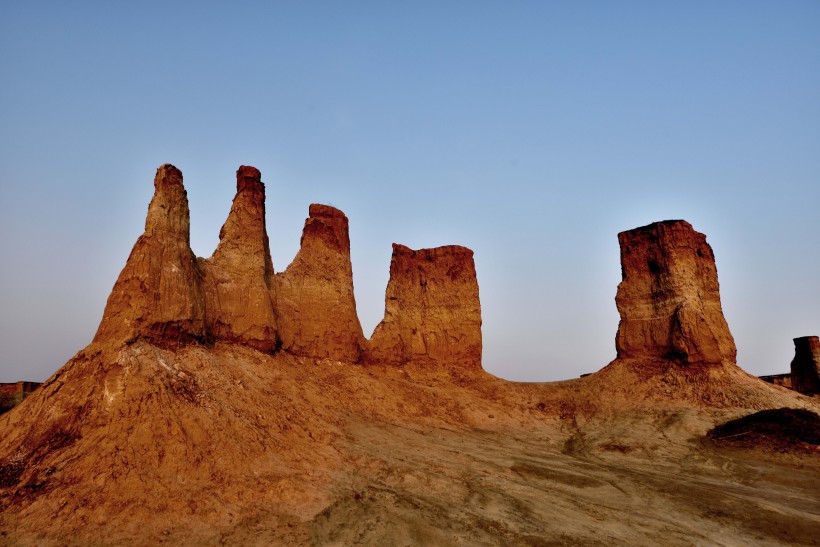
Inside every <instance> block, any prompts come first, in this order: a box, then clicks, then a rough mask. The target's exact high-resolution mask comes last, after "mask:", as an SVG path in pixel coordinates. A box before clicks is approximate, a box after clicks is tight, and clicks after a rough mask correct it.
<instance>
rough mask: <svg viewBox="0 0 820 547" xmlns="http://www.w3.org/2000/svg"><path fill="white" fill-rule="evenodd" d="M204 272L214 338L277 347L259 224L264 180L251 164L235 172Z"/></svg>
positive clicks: (266, 257) (263, 230) (262, 217)
mask: <svg viewBox="0 0 820 547" xmlns="http://www.w3.org/2000/svg"><path fill="white" fill-rule="evenodd" d="M200 265H201V267H202V271H203V273H204V284H203V286H204V288H205V291H204V293H205V305H206V309H207V326H208V330H209V332H210V334H211V336H212V337H213V338H214V339H216V340H225V341H231V342H239V343H243V344H246V345H249V346H251V347H254V348H256V349H259V350H261V351H268V352H270V351H274V350H275V349H276V346H277V334H276V315H275V313H274V308H273V299H272V295H271V290H272V286H273V283H272V280H273V264H272V263H271V259H270V247H269V243H268V233H267V230H266V228H265V185H264V184H263V183H262V175H261V174H260V172H259V170H258V169H256V168H255V167H247V166H244V165H243V166H241V167H240V168H239V170H237V172H236V197H235V198H234V200H233V205H232V206H231V212H230V214H229V215H228V219H227V220H226V221H225V224H224V225H223V226H222V230H220V232H219V245H218V246H217V248H216V251H214V254H213V256H212V257H211V258H209V259H207V260H202V259H200Z"/></svg>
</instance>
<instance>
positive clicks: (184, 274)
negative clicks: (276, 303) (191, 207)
mask: <svg viewBox="0 0 820 547" xmlns="http://www.w3.org/2000/svg"><path fill="white" fill-rule="evenodd" d="M137 338H143V339H146V340H149V341H151V342H152V343H154V344H156V345H160V346H166V345H174V344H179V343H188V342H192V341H196V340H202V339H204V338H206V329H205V299H204V298H203V293H202V274H201V272H200V270H199V267H198V266H197V262H196V257H195V256H194V253H193V252H192V251H191V246H190V214H189V211H188V196H187V194H186V193H185V188H184V187H183V186H182V173H181V172H180V170H179V169H177V168H176V167H174V166H173V165H170V164H165V165H163V166H162V167H160V168H159V169H157V175H156V178H155V179H154V197H153V199H152V200H151V204H150V205H149V206H148V216H147V218H146V220H145V233H143V234H142V235H141V236H140V237H139V239H138V240H137V242H136V244H134V248H133V250H132V251H131V255H130V256H129V257H128V261H127V262H126V264H125V268H123V270H122V272H121V273H120V276H119V278H118V279H117V282H116V283H115V285H114V289H113V290H112V291H111V295H110V296H109V297H108V302H107V303H106V306H105V311H104V312H103V318H102V321H101V322H100V326H99V328H98V329H97V334H96V335H95V336H94V341H95V342H101V341H106V342H129V341H133V340H135V339H137Z"/></svg>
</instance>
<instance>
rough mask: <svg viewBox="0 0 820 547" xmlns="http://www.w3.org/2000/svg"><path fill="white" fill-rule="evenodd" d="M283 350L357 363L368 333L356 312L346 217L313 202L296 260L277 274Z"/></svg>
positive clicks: (276, 288) (279, 319) (276, 293)
mask: <svg viewBox="0 0 820 547" xmlns="http://www.w3.org/2000/svg"><path fill="white" fill-rule="evenodd" d="M274 293H275V302H276V311H277V317H278V321H279V336H280V338H281V341H282V349H283V350H286V351H289V352H291V353H294V354H296V355H304V356H310V357H328V358H332V359H337V360H339V361H348V362H356V361H358V360H359V356H360V354H361V351H362V347H363V346H364V335H363V334H362V326H361V324H360V323H359V317H358V315H357V314H356V299H355V297H354V295H353V266H352V265H351V263H350V235H349V233H348V221H347V217H346V216H345V214H344V213H342V212H341V211H340V210H338V209H336V208H334V207H330V206H328V205H318V204H313V205H311V206H310V212H309V217H308V218H307V220H305V227H304V229H303V231H302V241H301V247H300V249H299V252H298V253H297V254H296V258H294V259H293V262H292V263H291V264H290V266H288V267H287V269H286V270H285V271H284V273H280V274H278V275H277V276H276V286H275V290H274Z"/></svg>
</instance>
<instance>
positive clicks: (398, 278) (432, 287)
mask: <svg viewBox="0 0 820 547" xmlns="http://www.w3.org/2000/svg"><path fill="white" fill-rule="evenodd" d="M368 359H369V360H371V361H377V362H384V363H406V362H413V363H419V364H424V365H446V366H460V367H469V368H480V367H481V304H480V302H479V298H478V282H477V280H476V272H475V263H474V262H473V251H471V250H470V249H467V248H466V247H460V246H457V245H449V246H445V247H437V248H434V249H421V250H418V251H414V250H412V249H409V248H408V247H405V246H404V245H399V244H393V257H392V259H391V262H390V280H389V282H388V284H387V293H386V297H385V312H384V319H383V320H382V322H381V323H379V325H378V326H377V327H376V330H375V331H374V333H373V337H372V338H371V340H370V344H369V350H368Z"/></svg>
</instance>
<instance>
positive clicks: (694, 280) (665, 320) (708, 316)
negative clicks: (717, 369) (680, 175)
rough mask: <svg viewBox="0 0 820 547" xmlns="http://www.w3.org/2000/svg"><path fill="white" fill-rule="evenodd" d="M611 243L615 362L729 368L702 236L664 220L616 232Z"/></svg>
mask: <svg viewBox="0 0 820 547" xmlns="http://www.w3.org/2000/svg"><path fill="white" fill-rule="evenodd" d="M618 241H619V243H620V246H621V272H622V278H623V279H622V281H621V283H620V284H619V285H618V292H617V295H616V297H615V302H616V304H617V306H618V312H619V313H620V315H621V320H620V324H619V325H618V334H617V336H616V349H617V352H618V358H619V359H625V358H640V359H645V360H669V361H675V362H678V363H682V364H707V365H710V364H719V363H734V362H735V358H736V355H737V350H736V348H735V343H734V339H733V338H732V334H731V333H730V332H729V326H728V325H727V323H726V319H725V318H724V316H723V310H722V308H721V305H720V290H719V285H718V277H717V268H716V267H715V257H714V254H713V253H712V248H711V247H710V246H709V244H708V243H707V242H706V236H705V235H703V234H701V233H699V232H696V231H695V230H694V229H693V228H692V226H691V225H690V224H689V223H688V222H685V221H683V220H667V221H663V222H656V223H653V224H650V225H648V226H644V227H641V228H636V229H634V230H629V231H626V232H621V233H620V234H618Z"/></svg>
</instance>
